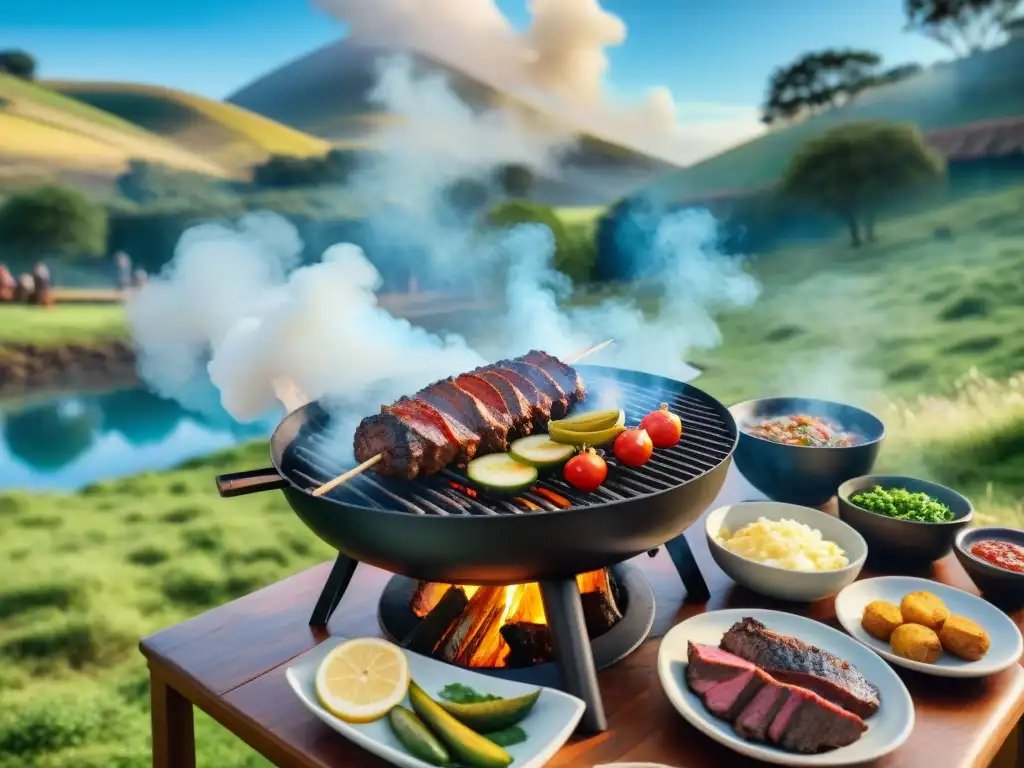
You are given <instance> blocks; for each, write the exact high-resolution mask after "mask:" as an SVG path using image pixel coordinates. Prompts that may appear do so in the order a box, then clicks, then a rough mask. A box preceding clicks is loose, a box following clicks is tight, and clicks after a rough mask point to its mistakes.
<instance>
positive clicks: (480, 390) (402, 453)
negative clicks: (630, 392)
mask: <svg viewBox="0 0 1024 768" xmlns="http://www.w3.org/2000/svg"><path fill="white" fill-rule="evenodd" d="M586 396H587V393H586V389H585V388H584V386H583V382H582V381H581V380H580V377H579V375H578V374H577V373H576V371H575V370H573V368H572V367H571V366H569V365H566V364H565V363H563V362H562V361H561V360H559V359H558V358H556V357H552V356H551V355H549V354H547V353H545V352H539V351H537V350H533V351H531V352H530V353H529V354H527V355H524V356H523V357H519V358H516V359H514V360H502V361H500V362H498V363H494V364H492V365H487V366H483V367H481V368H477V369H476V370H475V371H472V372H470V373H467V374H462V375H460V376H455V377H449V378H447V379H442V380H441V381H436V382H434V383H433V384H431V385H429V386H427V387H424V388H423V389H421V390H420V391H419V392H417V393H416V395H414V396H413V397H403V398H400V399H399V400H398V401H397V402H395V403H394V404H393V405H388V406H382V407H381V413H380V414H379V415H377V416H370V417H368V418H365V419H363V420H362V422H360V424H359V427H358V428H357V429H356V434H355V437H354V443H355V455H356V458H357V459H358V460H359V461H361V462H362V461H366V460H367V459H370V458H372V457H373V456H375V455H376V454H378V453H379V454H381V455H382V456H383V459H382V460H381V461H380V462H378V463H377V464H376V465H375V466H374V471H375V472H377V473H378V474H381V475H386V476H390V477H401V478H405V479H412V478H415V477H418V476H422V475H430V474H434V473H436V472H439V471H440V470H442V469H444V468H445V467H446V466H448V465H449V464H452V463H458V464H465V463H466V462H468V461H470V460H471V459H473V458H474V457H475V456H477V455H483V454H488V453H496V452H499V451H506V450H508V447H509V441H510V440H511V439H514V438H517V437H522V436H525V435H529V434H531V433H532V432H533V431H534V430H543V429H547V425H548V422H549V421H550V420H551V419H553V418H562V417H563V416H565V415H566V414H567V413H568V411H569V409H570V408H571V407H572V406H573V405H575V404H576V403H578V402H582V401H583V400H585V399H586Z"/></svg>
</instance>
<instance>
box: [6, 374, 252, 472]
mask: <svg viewBox="0 0 1024 768" xmlns="http://www.w3.org/2000/svg"><path fill="white" fill-rule="evenodd" d="M271 426H272V425H270V424H255V425H252V424H246V425H242V424H237V423H235V422H233V421H231V420H230V419H229V418H227V417H226V416H224V415H220V416H213V417H211V416H204V415H199V414H195V413H191V412H189V411H186V410H184V409H183V408H181V406H179V405H177V404H176V403H174V402H172V401H170V400H165V399H163V398H161V397H159V396H157V395H155V394H153V393H152V392H150V391H148V390H146V389H141V388H140V389H127V390H121V391H118V392H107V393H102V394H83V395H70V396H69V395H64V396H59V397H54V398H52V399H48V400H44V401H37V402H33V403H32V404H30V405H20V404H9V405H7V406H4V404H0V431H2V439H0V489H4V488H24V489H29V490H47V489H50V490H73V489H76V488H80V487H82V486H84V485H87V484H89V483H91V482H94V481H96V480H104V479H109V478H116V477H124V476H127V475H133V474H136V473H138V472H143V471H145V470H151V469H167V468H170V467H172V466H174V465H175V464H178V463H180V462H182V461H185V460H186V459H190V458H194V457H196V456H202V455H204V454H208V453H212V452H214V451H218V450H222V449H224V448H229V447H230V446H232V445H234V444H236V443H238V442H240V441H243V440H247V439H251V438H255V437H265V436H267V435H268V434H269V433H270V430H271Z"/></svg>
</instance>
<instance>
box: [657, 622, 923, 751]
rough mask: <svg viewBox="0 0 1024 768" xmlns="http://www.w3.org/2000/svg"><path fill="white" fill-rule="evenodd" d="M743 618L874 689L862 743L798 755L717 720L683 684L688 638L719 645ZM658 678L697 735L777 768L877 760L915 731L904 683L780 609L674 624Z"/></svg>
mask: <svg viewBox="0 0 1024 768" xmlns="http://www.w3.org/2000/svg"><path fill="white" fill-rule="evenodd" d="M747 616H749V617H750V618H752V619H757V620H758V621H760V622H761V623H762V624H764V625H765V626H766V627H768V629H771V630H773V631H775V632H779V633H781V634H786V635H792V636H793V637H796V638H799V639H800V640H803V641H804V642H805V643H807V644H809V645H814V646H817V647H818V648H821V649H823V650H826V651H828V652H829V653H831V654H833V655H835V656H838V657H839V658H841V659H845V660H846V661H848V662H850V663H851V664H853V666H855V667H856V668H857V669H858V670H859V671H860V672H861V674H863V675H864V677H866V678H867V679H868V680H869V681H870V682H872V683H874V684H875V685H876V686H878V689H879V692H880V699H881V706H880V707H879V708H878V711H877V712H876V713H875V714H874V715H873V716H872V717H869V718H868V719H867V720H865V721H864V722H865V723H867V726H868V729H867V730H866V731H865V732H864V735H862V736H861V737H860V739H858V740H857V741H855V742H854V743H853V744H850V745H849V746H847V747H840V748H839V749H834V750H832V751H831V752H822V753H820V754H817V755H800V754H797V753H795V752H789V751H787V750H784V749H779V748H777V747H773V746H770V745H768V744H760V743H757V742H752V741H747V740H745V739H742V738H740V737H739V736H738V735H737V734H736V732H735V731H734V730H733V729H732V726H731V725H730V724H729V723H728V722H727V721H725V720H721V719H719V718H717V717H715V716H714V715H712V714H711V713H710V712H708V711H707V710H706V709H705V708H704V704H703V702H701V700H700V698H699V697H698V696H697V695H696V694H695V693H693V691H691V690H690V688H689V686H687V684H686V646H687V642H688V641H690V640H692V641H693V642H695V643H705V644H707V645H714V646H716V647H717V646H718V643H719V642H720V641H721V639H722V635H724V634H725V632H726V630H728V629H729V627H731V626H732V625H733V624H735V623H736V622H737V621H739V620H740V619H742V618H744V617H747ZM658 677H659V678H660V679H661V687H662V688H664V689H665V695H667V696H668V699H669V701H671V702H672V706H674V707H675V708H676V710H678V712H679V714H681V715H682V716H683V717H684V718H685V719H686V720H687V721H688V722H689V723H690V725H692V726H693V727H694V728H696V729H697V730H698V731H701V732H702V733H704V734H705V735H707V736H710V737H711V738H712V739H714V740H715V741H717V742H719V743H720V744H724V745H725V746H727V747H729V748H730V749H732V750H734V751H735V752H739V753H740V754H741V755H746V756H747V757H754V758H757V759H758V760H764V761H765V762H768V763H776V764H778V765H814V766H835V765H851V764H854V763H861V762H868V761H870V760H876V759H877V758H879V757H882V755H887V754H889V753H890V752H892V751H893V750H894V749H896V748H897V747H899V746H900V745H901V744H902V743H903V742H904V741H906V740H907V737H908V736H910V732H911V731H912V730H913V728H914V702H913V701H912V700H911V698H910V693H909V692H908V691H907V687H906V686H905V685H904V684H903V681H902V680H900V679H899V677H897V675H896V673H895V672H893V671H892V668H891V667H890V666H889V665H888V664H886V663H885V662H884V661H882V660H881V659H880V658H878V656H876V655H875V654H874V653H873V652H871V651H870V650H868V649H867V648H865V647H864V646H863V645H861V644H860V643H858V642H856V641H855V640H853V639H851V638H849V637H847V636H846V635H844V634H843V633H842V632H840V631H839V630H836V629H832V628H831V627H828V626H825V625H824V624H822V623H821V622H818V621H813V620H811V619H805V618H804V617H802V616H794V615H793V614H791V613H783V612H781V611H762V610H757V609H753V608H742V609H733V610H727V611H710V612H709V613H702V614H700V615H698V616H694V617H693V618H690V619H687V620H686V621H684V622H682V623H681V624H677V625H676V626H675V627H673V628H672V630H671V631H670V632H669V633H668V634H667V635H665V637H664V639H663V640H662V641H661V648H660V650H659V651H658Z"/></svg>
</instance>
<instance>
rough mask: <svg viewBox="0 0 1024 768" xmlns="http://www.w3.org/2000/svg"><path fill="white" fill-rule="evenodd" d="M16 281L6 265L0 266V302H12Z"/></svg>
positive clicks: (16, 285)
mask: <svg viewBox="0 0 1024 768" xmlns="http://www.w3.org/2000/svg"><path fill="white" fill-rule="evenodd" d="M17 287H18V281H17V280H15V279H14V275H12V274H11V270H9V269H8V268H7V265H6V264H0V302H5V301H14V290H15V289H16V288H17Z"/></svg>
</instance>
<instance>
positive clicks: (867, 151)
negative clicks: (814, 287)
mask: <svg viewBox="0 0 1024 768" xmlns="http://www.w3.org/2000/svg"><path fill="white" fill-rule="evenodd" d="M945 172H946V163H945V160H944V159H943V157H942V156H941V155H940V154H939V153H938V152H936V151H934V150H932V149H930V148H929V147H928V146H927V145H926V144H925V141H924V136H923V135H922V134H921V132H920V130H918V129H917V128H916V127H915V126H912V125H903V124H898V123H884V122H862V123H848V124H846V125H841V126H839V127H837V128H833V129H832V130H831V131H828V132H827V133H825V134H824V135H822V136H819V137H817V138H814V139H811V140H809V141H808V142H806V143H805V144H804V146H803V147H802V148H801V149H800V151H799V152H797V154H796V155H795V156H794V157H793V159H792V160H791V161H790V164H789V167H788V168H787V170H786V172H785V174H784V175H783V179H782V182H781V184H780V188H779V192H780V193H781V194H782V195H784V196H786V197H788V198H790V199H792V200H794V201H798V202H801V203H804V204H807V205H811V206H815V207H818V208H821V209H823V210H825V211H827V212H829V213H833V214H835V215H837V216H839V217H840V218H841V219H842V220H843V222H845V224H846V226H847V227H848V228H849V231H850V243H851V245H852V246H853V247H854V248H858V247H860V245H861V244H862V243H863V242H864V239H865V238H866V239H867V240H868V241H869V242H870V241H872V240H874V221H875V218H876V216H877V215H878V214H879V213H880V212H881V211H882V210H883V209H884V208H885V207H886V206H887V205H890V204H891V203H893V202H895V201H896V200H897V199H900V198H903V197H905V196H906V195H907V194H909V193H911V192H913V191H914V190H915V189H917V188H920V187H925V186H927V185H930V184H934V183H936V182H938V181H939V180H941V179H942V178H943V176H944V175H945Z"/></svg>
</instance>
